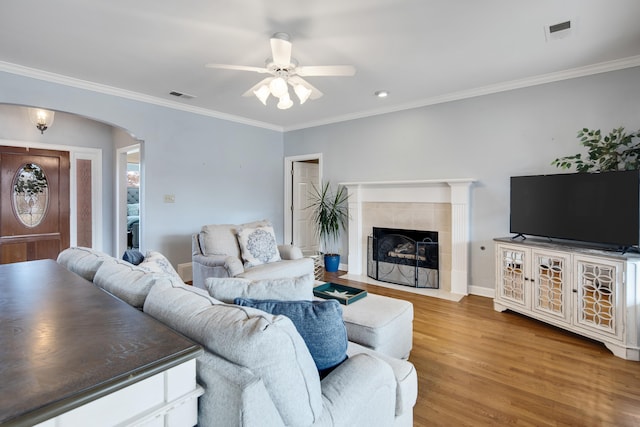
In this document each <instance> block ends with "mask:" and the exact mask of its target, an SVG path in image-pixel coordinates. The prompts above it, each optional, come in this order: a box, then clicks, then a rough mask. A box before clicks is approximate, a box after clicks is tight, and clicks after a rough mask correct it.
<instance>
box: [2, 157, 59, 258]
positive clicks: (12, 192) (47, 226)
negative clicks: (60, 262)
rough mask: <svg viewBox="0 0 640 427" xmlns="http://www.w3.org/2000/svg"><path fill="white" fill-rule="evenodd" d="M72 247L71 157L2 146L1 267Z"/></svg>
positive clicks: (57, 252)
mask: <svg viewBox="0 0 640 427" xmlns="http://www.w3.org/2000/svg"><path fill="white" fill-rule="evenodd" d="M68 247H69V153H68V152H66V151H53V150H40V149H33V148H32V149H29V148H22V147H6V146H0V264H7V263H12V262H20V261H31V260H36V259H46V258H50V259H56V258H57V256H58V254H59V253H60V252H61V251H62V250H64V249H66V248H68Z"/></svg>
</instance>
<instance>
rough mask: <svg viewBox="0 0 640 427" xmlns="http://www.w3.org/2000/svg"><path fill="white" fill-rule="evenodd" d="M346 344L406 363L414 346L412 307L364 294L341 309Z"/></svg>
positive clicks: (395, 300) (403, 302) (402, 301)
mask: <svg viewBox="0 0 640 427" xmlns="http://www.w3.org/2000/svg"><path fill="white" fill-rule="evenodd" d="M342 313H343V318H344V323H345V325H346V327H347V336H348V337H349V341H352V342H355V343H358V344H360V345H362V346H365V347H368V348H370V349H373V350H375V351H377V352H380V353H383V354H386V355H388V356H392V357H396V358H399V359H407V358H408V357H409V353H410V352H411V347H412V346H413V304H411V303H410V302H409V301H404V300H399V299H395V298H389V297H383V296H381V295H374V294H367V296H366V297H364V298H363V299H361V300H358V301H355V302H353V303H351V304H349V305H343V306H342Z"/></svg>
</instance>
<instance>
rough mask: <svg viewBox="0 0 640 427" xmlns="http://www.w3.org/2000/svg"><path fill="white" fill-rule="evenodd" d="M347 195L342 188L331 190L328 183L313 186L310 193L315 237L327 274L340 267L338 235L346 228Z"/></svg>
mask: <svg viewBox="0 0 640 427" xmlns="http://www.w3.org/2000/svg"><path fill="white" fill-rule="evenodd" d="M348 198H349V195H348V193H347V189H346V187H344V186H338V188H337V189H336V190H335V191H332V190H331V185H330V183H329V182H325V183H324V184H322V185H321V186H320V188H318V187H316V186H315V185H314V186H313V190H312V192H311V201H312V202H311V205H310V206H309V209H311V210H312V220H313V222H314V224H315V232H316V236H317V237H318V238H319V241H320V244H321V252H322V253H323V254H324V266H325V267H324V268H325V270H326V271H328V272H335V271H338V266H339V265H340V254H338V245H339V244H340V234H341V232H342V230H344V229H346V228H347V220H348V219H349V210H348V206H347V203H346V202H347V199H348Z"/></svg>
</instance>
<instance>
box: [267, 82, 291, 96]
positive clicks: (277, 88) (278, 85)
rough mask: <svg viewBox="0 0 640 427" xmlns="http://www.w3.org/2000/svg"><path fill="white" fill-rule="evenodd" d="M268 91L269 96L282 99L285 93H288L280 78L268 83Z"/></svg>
mask: <svg viewBox="0 0 640 427" xmlns="http://www.w3.org/2000/svg"><path fill="white" fill-rule="evenodd" d="M269 89H270V90H271V94H272V95H273V96H275V97H276V98H280V97H282V96H283V95H284V94H285V93H288V89H287V82H286V81H285V79H283V78H282V77H276V78H275V79H273V80H271V82H270V83H269Z"/></svg>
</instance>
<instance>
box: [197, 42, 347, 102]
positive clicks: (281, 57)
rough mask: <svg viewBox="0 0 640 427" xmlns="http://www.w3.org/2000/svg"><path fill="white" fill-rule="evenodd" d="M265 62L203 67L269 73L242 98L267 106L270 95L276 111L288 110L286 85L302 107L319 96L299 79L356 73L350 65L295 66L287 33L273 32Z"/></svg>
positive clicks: (317, 91)
mask: <svg viewBox="0 0 640 427" xmlns="http://www.w3.org/2000/svg"><path fill="white" fill-rule="evenodd" d="M265 62H266V65H265V66H264V67H251V66H245V65H229V64H207V65H206V67H207V68H219V69H225V70H237V71H253V72H256V73H260V74H270V76H269V77H267V78H265V79H263V80H262V81H260V82H259V83H258V84H256V85H255V86H253V87H252V88H251V89H249V90H248V91H246V92H245V93H244V94H243V95H242V96H251V95H255V96H256V97H257V98H258V99H259V100H260V101H261V102H262V103H263V104H264V105H267V99H268V98H269V95H273V96H274V97H276V98H278V99H279V101H278V108H279V109H281V110H286V109H287V108H291V106H292V105H293V101H292V100H291V97H290V96H289V86H291V87H292V88H293V91H294V93H295V94H296V96H297V97H298V99H299V100H300V104H304V103H305V101H306V100H307V99H309V98H311V99H318V98H320V97H321V96H322V92H320V91H319V90H318V89H316V88H315V87H314V86H313V85H311V84H310V83H309V82H307V81H306V80H304V79H303V78H302V77H312V76H318V77H319V76H353V75H354V74H355V73H356V69H355V67H353V66H351V65H311V66H301V65H299V64H298V61H296V60H295V58H292V57H291V40H290V37H289V34H287V33H275V34H274V35H273V36H271V57H270V58H268V59H267V60H266V61H265Z"/></svg>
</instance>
